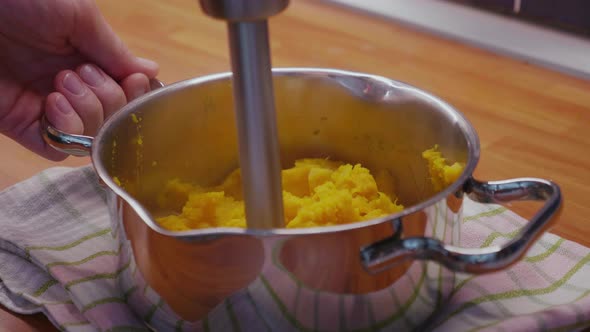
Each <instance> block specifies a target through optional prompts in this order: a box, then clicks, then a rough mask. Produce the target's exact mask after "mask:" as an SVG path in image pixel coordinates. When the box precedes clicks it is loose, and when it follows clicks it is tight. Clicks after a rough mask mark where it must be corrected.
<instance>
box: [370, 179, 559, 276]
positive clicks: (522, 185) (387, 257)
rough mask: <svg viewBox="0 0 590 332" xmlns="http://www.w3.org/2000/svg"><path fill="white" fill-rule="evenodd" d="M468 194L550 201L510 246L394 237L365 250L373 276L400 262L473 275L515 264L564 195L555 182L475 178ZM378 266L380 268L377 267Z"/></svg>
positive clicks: (495, 200)
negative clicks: (437, 265) (459, 244)
mask: <svg viewBox="0 0 590 332" xmlns="http://www.w3.org/2000/svg"><path fill="white" fill-rule="evenodd" d="M465 192H466V193H467V195H468V196H469V198H471V199H473V200H475V201H477V202H481V203H506V202H512V201H516V200H542V201H546V202H545V204H544V205H543V207H542V208H541V209H540V210H539V212H537V214H536V215H535V216H534V217H533V218H532V219H531V220H530V222H529V223H528V224H527V225H526V226H525V227H523V229H522V230H521V231H520V232H519V233H518V234H517V235H516V236H515V237H514V238H513V239H512V240H510V241H509V242H508V243H506V244H504V245H502V246H490V247H486V248H481V249H479V248H477V249H473V248H460V247H456V246H451V245H446V244H444V243H443V242H441V241H439V240H435V239H432V238H425V237H415V238H406V239H400V238H399V237H398V236H393V237H391V238H389V239H386V240H383V241H380V242H378V243H376V244H373V245H370V246H368V247H366V248H364V249H362V250H361V259H362V260H363V262H364V265H365V267H366V268H367V269H368V271H370V272H371V273H378V272H380V271H383V270H387V269H389V268H391V266H395V265H396V264H398V263H397V262H398V261H400V260H401V261H404V260H414V259H425V260H433V261H436V262H438V263H440V264H442V265H444V266H446V267H448V268H449V269H451V270H455V271H464V272H469V273H485V272H494V271H497V270H500V269H504V268H506V267H508V266H510V265H511V264H513V263H515V262H516V261H517V260H518V259H519V258H520V257H522V255H524V254H525V253H526V250H527V249H528V248H529V247H530V246H531V245H532V244H533V242H534V239H536V238H537V237H539V236H540V235H541V233H542V231H544V230H545V229H546V227H547V226H548V225H549V223H550V222H551V220H553V217H554V216H555V215H556V214H558V213H559V211H560V207H561V201H562V198H561V192H560V189H559V187H558V186H557V185H556V184H555V183H552V182H551V181H547V180H542V179H532V178H529V179H514V180H505V181H495V182H479V181H477V180H473V179H471V180H470V181H468V182H467V183H466V187H465ZM376 267H378V268H376Z"/></svg>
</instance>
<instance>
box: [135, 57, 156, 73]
mask: <svg viewBox="0 0 590 332" xmlns="http://www.w3.org/2000/svg"><path fill="white" fill-rule="evenodd" d="M137 61H138V62H139V65H140V66H142V67H144V68H147V69H149V70H155V71H157V70H158V68H159V65H158V63H157V62H155V61H152V60H149V59H146V58H141V57H137Z"/></svg>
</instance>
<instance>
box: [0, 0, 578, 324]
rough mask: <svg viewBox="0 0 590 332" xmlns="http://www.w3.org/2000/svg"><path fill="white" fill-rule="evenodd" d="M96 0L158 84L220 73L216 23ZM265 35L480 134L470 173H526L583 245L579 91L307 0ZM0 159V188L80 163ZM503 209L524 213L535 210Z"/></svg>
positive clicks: (279, 63) (189, 4) (186, 11)
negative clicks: (440, 102) (424, 100)
mask: <svg viewBox="0 0 590 332" xmlns="http://www.w3.org/2000/svg"><path fill="white" fill-rule="evenodd" d="M97 2H98V4H99V6H100V7H101V9H102V10H103V12H104V14H105V16H106V17H107V19H108V20H109V21H110V22H111V24H112V25H113V27H114V29H115V30H116V31H117V32H118V33H119V34H120V35H121V36H122V38H123V39H124V40H125V41H126V42H127V43H128V44H129V45H130V47H131V48H132V49H133V51H134V52H136V53H137V54H138V55H141V56H144V57H149V58H152V59H154V60H156V61H158V62H159V63H160V65H161V74H160V75H159V77H160V79H162V80H164V81H165V82H175V81H179V80H183V79H188V78H191V77H195V76H201V75H205V74H209V73H215V72H220V71H227V70H228V69H229V61H228V56H227V45H226V37H225V27H224V24H222V22H219V21H214V20H212V19H209V18H207V17H205V16H204V15H203V14H202V13H201V11H200V8H199V6H198V2H197V1H194V0H167V1H157V0H127V1H120V0H97ZM271 35H272V52H273V61H274V63H273V64H274V66H275V67H286V66H297V67H301V66H310V67H328V68H338V69H347V70H355V71H363V72H367V73H371V74H379V75H382V76H387V77H390V78H394V79H398V80H401V81H405V82H407V83H410V84H412V85H415V86H418V87H420V88H423V89H425V90H427V91H430V92H432V93H434V94H436V95H438V96H440V97H442V98H443V99H445V100H447V101H448V102H449V103H451V104H452V105H454V106H455V107H457V108H458V109H459V110H460V111H462V112H463V113H464V114H465V115H466V116H467V118H468V119H469V120H470V121H471V122H472V123H473V125H474V126H475V128H476V130H477V131H478V133H479V135H480V140H481V148H482V151H481V161H480V163H479V166H478V168H477V170H476V173H475V175H476V176H477V177H478V178H479V179H482V180H491V179H506V178H511V177H522V176H527V177H542V178H547V179H552V180H554V181H556V182H557V183H559V184H560V185H561V186H562V189H563V193H564V197H565V206H564V209H563V213H562V216H561V219H560V220H559V221H558V222H557V223H556V225H555V226H554V227H553V229H552V230H551V231H552V232H554V233H557V234H558V235H561V236H564V237H566V238H567V239H571V240H574V241H577V242H580V243H582V244H584V245H587V246H590V218H589V216H590V154H589V152H590V135H589V133H590V82H588V81H582V80H580V79H576V78H573V77H568V76H565V75H563V74H559V73H556V72H552V71H549V70H546V69H542V68H538V67H535V66H531V65H529V64H527V63H523V62H519V61H516V60H512V59H509V58H504V57H500V56H497V55H494V54H491V53H488V52H485V51H482V50H479V49H476V48H473V47H469V46H465V45H461V44H459V43H456V42H451V41H447V40H444V39H441V38H438V37H433V36H430V35H428V34H425V33H421V32H417V31H413V30H410V29H407V28H404V27H402V26H399V25H396V24H394V23H391V22H388V21H386V20H384V19H380V18H376V17H371V16H366V15H364V14H360V13H355V12H352V11H349V10H346V9H342V8H338V7H334V6H332V5H327V4H324V3H322V2H321V1H318V0H294V1H292V3H291V6H290V7H289V8H288V10H287V11H286V12H285V13H284V14H282V15H280V16H279V17H277V18H274V19H273V20H272V21H271ZM589 59H590V58H589ZM589 61H590V60H589ZM0 151H2V152H3V155H4V157H3V158H2V161H1V162H0V189H1V188H5V187H7V186H9V185H11V184H14V183H16V182H18V181H21V180H24V179H26V178H28V177H30V176H31V175H33V174H34V173H36V172H38V171H40V170H42V169H45V168H48V167H52V166H76V165H82V164H84V163H87V162H88V160H87V159H76V158H70V159H68V160H67V161H65V162H63V163H59V164H56V163H51V162H48V161H45V160H42V159H40V158H38V157H36V156H34V155H32V154H31V153H29V152H27V151H25V150H24V149H22V148H20V147H19V146H17V145H16V144H14V143H13V142H11V141H9V140H8V139H6V138H4V137H1V138H0ZM513 208H514V209H515V210H516V211H518V212H520V213H522V214H523V215H525V216H527V215H531V213H532V211H534V208H535V206H530V205H521V204H519V205H514V206H513ZM37 318H38V317H37ZM34 320H35V318H15V317H14V316H12V315H11V314H9V313H7V312H6V311H3V310H2V309H0V331H4V330H6V331H45V330H46V329H44V328H42V327H37V328H34V327H30V328H26V327H25V326H27V325H29V326H32V325H34V324H33V321H34ZM41 321H42V323H41V324H42V325H43V326H46V325H44V323H43V320H41Z"/></svg>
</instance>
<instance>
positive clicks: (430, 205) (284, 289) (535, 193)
mask: <svg viewBox="0 0 590 332" xmlns="http://www.w3.org/2000/svg"><path fill="white" fill-rule="evenodd" d="M274 80H275V83H274V84H275V90H276V104H277V118H278V127H279V132H280V145H281V152H282V162H283V163H284V166H289V165H290V164H291V163H292V162H293V161H294V160H295V159H297V158H301V157H329V158H332V159H337V160H342V161H347V162H355V163H356V162H360V163H362V164H363V165H364V166H366V167H368V168H370V169H371V170H372V171H373V172H374V173H375V174H377V173H378V174H385V176H387V177H388V182H389V183H390V184H391V186H392V187H393V188H395V192H396V194H397V196H398V198H399V201H400V202H401V203H403V204H404V205H405V206H406V209H405V210H404V211H403V212H401V213H398V214H394V215H389V216H386V217H383V218H379V219H375V220H370V221H364V222H359V223H353V224H347V225H342V226H332V227H323V228H308V229H273V230H254V229H232V228H218V229H201V230H192V231H186V232H170V231H167V230H165V229H162V228H161V227H160V226H159V225H158V224H157V223H156V222H155V219H154V216H157V215H158V214H160V213H164V212H163V211H158V205H157V204H156V197H157V196H158V193H159V192H160V191H161V190H162V188H163V187H164V185H165V183H166V182H167V181H168V180H170V179H172V178H180V179H182V180H185V181H189V182H194V183H197V184H201V185H210V184H212V183H215V182H218V181H220V180H221V179H222V178H223V177H224V176H225V175H227V174H228V172H230V171H231V170H233V169H234V168H236V167H237V166H238V165H237V162H238V156H237V151H238V149H237V142H236V140H237V138H236V131H235V122H234V114H233V111H232V110H233V107H232V106H233V105H232V91H231V75H230V74H219V75H211V76H206V77H201V78H195V79H191V80H188V81H184V82H179V83H175V84H172V85H169V86H166V87H163V88H161V89H158V90H157V91H153V92H151V93H149V94H147V95H145V96H143V97H141V98H139V99H137V100H135V101H133V102H131V103H129V104H128V105H126V106H125V107H124V108H123V109H121V110H120V111H119V112H118V113H116V114H115V115H113V116H112V117H111V118H110V119H108V120H107V121H106V123H105V124H104V125H103V126H102V128H101V129H100V132H99V133H98V135H97V136H96V137H95V138H91V137H85V136H75V135H68V134H66V133H62V132H59V131H57V130H55V129H54V128H52V127H51V126H49V125H45V126H44V127H43V133H44V135H45V137H46V140H47V141H48V142H49V143H50V144H52V145H53V146H54V147H56V148H58V149H61V150H62V151H66V152H69V153H72V154H91V156H92V162H93V164H94V167H95V169H96V172H97V173H98V175H99V177H100V179H101V181H102V182H103V183H104V185H105V186H106V188H107V192H108V204H109V207H110V211H111V214H112V220H113V234H114V235H115V236H116V237H117V238H118V239H119V240H120V241H121V245H122V250H121V253H122V254H121V266H122V271H123V272H122V274H121V277H120V283H121V285H122V287H125V289H133V287H136V288H137V285H138V284H142V283H145V284H147V286H149V287H148V288H149V289H150V290H151V292H152V295H151V301H152V302H153V301H156V300H154V297H155V298H157V299H159V300H157V301H161V302H157V301H156V303H160V304H162V303H165V304H166V308H169V309H170V310H168V311H169V312H170V315H172V316H174V315H178V317H180V318H182V319H184V320H187V321H198V320H201V319H203V318H205V317H207V314H208V313H211V312H215V311H214V310H213V309H214V308H216V307H219V305H220V304H221V303H223V302H224V301H228V299H231V298H232V296H237V295H235V294H238V295H239V294H242V295H243V294H247V296H249V297H250V298H252V299H253V301H254V303H258V304H257V306H258V307H257V308H258V309H259V310H263V309H261V308H264V307H265V306H268V307H269V308H270V309H268V313H266V314H264V315H262V316H264V317H266V318H265V319H266V320H267V323H266V324H267V325H268V324H270V325H271V328H273V329H275V328H277V329H280V330H283V329H286V328H288V329H302V330H306V329H311V330H313V329H317V330H330V329H338V328H339V326H340V327H342V325H341V324H342V319H345V320H350V321H349V322H348V325H347V326H349V327H350V326H357V327H359V328H375V327H395V326H396V325H395V324H397V323H396V322H398V323H399V321H398V320H396V319H393V320H392V319H391V317H392V316H391V315H393V316H395V315H398V316H395V317H398V318H399V313H400V312H401V311H403V313H404V314H412V312H413V314H415V315H423V316H425V315H428V314H429V313H431V312H432V311H433V310H435V309H436V308H437V306H440V305H441V303H442V301H444V299H445V298H446V296H447V295H448V294H449V292H450V290H451V288H452V282H453V276H454V273H453V272H454V271H460V272H469V273H484V272H489V271H495V270H498V269H502V268H505V267H507V266H508V265H510V264H512V263H514V262H515V261H517V260H518V259H519V257H521V256H522V255H523V254H524V253H525V251H526V250H527V248H528V247H529V246H530V245H531V244H532V243H533V242H534V240H535V238H536V237H538V236H539V235H540V234H541V233H542V232H543V231H544V230H545V229H546V227H547V226H548V225H549V224H550V221H551V220H552V218H553V217H554V216H555V215H556V214H557V213H558V212H559V209H560V205H561V196H560V190H559V187H558V186H557V185H556V184H554V183H552V182H550V181H546V180H541V179H532V178H527V179H514V180H506V181H495V182H481V181H477V180H475V179H474V178H473V177H472V173H473V170H474V169H475V167H476V164H477V161H478V158H479V142H478V137H477V135H476V132H475V130H474V129H473V127H472V126H471V125H470V124H469V122H468V121H467V120H466V119H465V117H464V116H463V115H462V114H461V113H459V112H458V111H456V110H455V109H454V108H453V107H451V106H449V105H448V104H446V103H445V102H443V101H441V100H440V99H438V98H436V97H434V96H432V95H430V94H428V93H426V92H424V91H421V90H419V89H417V88H414V87H412V86H409V85H407V84H404V83H401V82H397V81H393V80H390V79H386V78H383V77H378V76H371V75H366V74H360V73H352V72H345V71H338V70H327V69H307V68H296V69H277V70H274ZM435 144H438V145H439V146H440V148H441V150H442V152H443V153H444V155H445V156H446V157H447V158H448V159H449V160H450V161H452V162H454V161H461V162H464V163H465V165H466V167H465V170H464V171H463V173H462V175H461V176H460V178H459V179H458V180H457V181H456V182H454V183H453V184H452V185H450V186H448V187H447V188H445V189H444V190H443V191H441V192H438V193H435V192H434V190H433V189H432V187H431V185H430V181H429V179H428V171H427V168H426V164H425V162H424V161H423V160H422V159H421V152H422V151H424V150H426V149H428V148H430V147H432V146H433V145H435ZM113 177H117V178H118V179H120V180H121V182H122V183H123V186H122V187H120V186H118V185H117V184H116V183H115V181H114V180H113ZM465 195H467V196H468V197H469V198H470V199H473V200H475V201H478V202H483V203H491V202H500V203H501V202H510V201H514V200H541V201H545V203H544V205H543V206H542V207H541V209H540V210H539V211H538V213H537V214H536V215H535V216H534V217H533V218H532V219H531V220H530V222H529V223H528V224H527V225H526V227H524V228H523V229H522V231H521V232H520V233H519V234H518V235H517V236H516V237H515V238H514V239H513V240H511V241H509V242H508V243H506V244H504V245H503V246H501V247H498V246H492V247H488V248H481V249H471V248H461V247H458V246H457V245H458V244H459V243H458V239H459V232H460V223H461V222H460V221H461V216H462V207H463V200H464V197H465ZM432 262H436V263H438V264H440V265H436V264H433V263H432ZM441 265H442V266H444V267H445V268H441V267H440V266H441ZM411 271H417V272H411ZM408 277H411V278H410V279H411V281H412V282H410V281H408ZM293 290H296V293H297V294H298V295H297V296H295V297H293V296H294V295H293V294H291V293H293ZM392 291H393V292H397V293H398V295H399V294H402V295H399V296H401V297H404V296H406V297H411V296H414V299H416V296H420V297H422V298H423V299H422V302H424V303H426V305H423V306H422V307H421V308H420V309H415V308H414V307H412V306H399V308H396V307H395V306H393V305H392V306H391V308H389V307H387V306H385V305H384V306H383V308H384V310H385V308H386V307H387V308H386V310H389V311H391V312H390V314H391V315H390V316H387V315H385V314H383V315H381V314H374V315H373V317H372V318H370V317H369V316H367V315H360V314H358V312H359V308H360V307H362V306H363V305H368V304H367V303H368V302H370V301H373V300H375V299H376V298H377V299H378V298H379V296H388V297H389V298H391V294H390V292H392ZM260 292H266V293H265V294H266V295H264V294H262V293H260ZM290 292H291V293H290ZM306 292H307V293H306ZM259 293H260V294H259ZM308 293H309V294H312V295H309V294H308ZM261 294H262V295H261ZM269 294H270V295H269ZM289 294H291V297H289V296H290V295H289ZM302 294H308V295H302ZM383 294H387V295H383ZM416 294H417V295H416ZM138 296H144V297H145V298H147V299H150V296H148V295H147V292H146V293H145V294H143V295H142V294H140V295H138ZM257 296H258V297H259V298H257ZM306 296H307V297H310V296H311V297H313V301H311V300H309V299H308V298H306ZM286 298H288V299H289V300H285V299H286ZM265 299H266V300H265ZM334 299H337V300H334ZM424 299H427V300H424ZM428 299H430V300H428ZM289 301H293V303H295V302H296V303H295V304H292V303H291V302H289ZM302 301H303V302H302ZM305 301H311V302H309V303H313V306H314V308H316V309H314V310H308V309H309V308H308V306H307V305H304V304H303V303H307V302H305ZM334 301H336V302H334ZM338 301H343V302H338ZM378 301H380V300H378ZM414 302H415V301H414ZM333 303H341V305H335V306H334V305H332V304H333ZM342 303H344V304H342ZM346 303H352V306H347V305H346ZM363 303H364V304H363ZM379 303H385V302H383V301H381V302H379ZM310 305H311V304H310ZM273 306H274V307H275V309H276V308H280V309H281V310H279V313H278V314H277V315H278V316H281V317H283V318H277V317H278V316H277V317H275V318H269V317H273V315H272V314H270V313H272V312H275V313H276V312H277V311H276V310H275V309H273V308H271V307H273ZM359 306H360V307H359ZM297 308H299V309H297ZM333 308H336V309H334V310H336V311H338V312H339V313H340V314H343V315H344V316H343V317H347V318H341V319H340V320H338V319H334V320H332V321H331V322H330V320H326V321H325V322H324V320H323V318H322V317H319V316H321V315H322V314H321V312H323V311H322V310H324V311H325V310H328V312H331V313H325V314H324V318H325V317H332V316H333V315H335V313H334V312H336V311H334V312H332V311H330V310H332V309H333ZM347 308H348V309H347ZM212 310H213V311H212ZM273 310H274V311H273ZM348 310H350V311H348ZM396 310H397V311H396ZM361 311H362V310H361ZM140 314H141V313H140ZM326 315H327V316H326ZM331 315H332V316H331ZM388 315H389V314H388ZM174 317H176V316H174ZM368 317H369V318H370V319H369V318H368ZM388 317H389V318H388ZM150 319H151V321H150V322H149V323H151V324H152V325H154V326H159V327H158V328H159V329H167V328H168V327H170V328H172V327H173V326H172V325H170V326H169V325H166V324H167V323H165V322H163V319H159V320H154V319H153V318H152V317H150ZM170 319H171V318H170ZM164 320H166V319H164ZM269 322H270V323H269ZM285 322H286V323H285ZM158 324H160V325H158ZM281 324H283V325H281ZM318 324H319V325H318ZM322 324H323V325H322ZM252 326H254V325H252ZM242 329H248V326H246V327H244V326H242Z"/></svg>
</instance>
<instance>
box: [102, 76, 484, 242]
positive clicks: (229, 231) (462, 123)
mask: <svg viewBox="0 0 590 332" xmlns="http://www.w3.org/2000/svg"><path fill="white" fill-rule="evenodd" d="M326 75H329V76H334V75H336V76H340V77H355V78H362V79H365V80H370V81H373V82H377V83H380V84H385V85H386V86H390V87H395V88H397V89H400V88H401V89H406V90H409V91H410V92H411V93H412V94H413V95H415V96H418V97H420V98H421V99H422V100H427V101H429V102H430V103H433V104H434V105H436V108H437V109H439V110H440V111H442V112H446V113H447V115H448V116H450V117H452V118H454V119H455V121H456V123H457V125H458V126H459V127H460V128H461V131H462V133H463V135H464V136H465V138H466V141H467V151H468V158H467V162H466V165H465V168H464V169H463V172H462V173H461V175H460V176H459V178H458V179H457V180H456V181H455V182H453V183H452V184H451V185H450V186H448V187H447V188H445V189H444V190H442V191H440V192H438V193H437V194H436V195H433V196H432V197H430V198H428V199H426V200H424V201H421V202H420V203H418V204H414V205H412V206H409V207H407V208H404V209H403V210H402V211H400V212H398V213H394V214H390V215H386V216H383V217H380V218H375V219H370V220H365V221H360V222H353V223H349V224H344V225H337V226H321V227H310V228H277V229H248V228H228V227H220V228H205V229H194V230H188V231H169V230H166V229H164V228H162V227H160V226H159V225H158V224H157V222H156V221H155V220H154V218H153V217H152V215H151V213H150V212H149V211H148V210H147V209H146V208H144V207H143V206H142V205H141V204H140V203H139V202H138V201H137V200H136V199H135V198H133V197H132V196H131V195H130V194H129V193H127V192H126V191H125V190H124V189H123V188H122V187H119V186H118V185H117V184H116V183H115V181H114V180H113V179H112V178H111V176H109V174H108V172H107V170H106V168H105V166H104V163H103V162H102V161H101V160H100V151H101V150H102V149H101V146H102V145H103V144H105V143H104V142H105V140H106V138H107V137H108V134H109V132H110V129H111V128H113V127H115V126H117V124H119V123H120V122H122V121H124V120H125V119H127V118H128V116H129V115H130V114H132V113H134V111H135V110H136V109H137V108H138V107H139V106H141V105H142V104H143V103H145V102H147V101H149V100H153V99H155V98H159V97H160V96H164V95H166V94H169V93H173V92H175V91H178V90H182V89H184V88H186V87H188V86H194V85H200V84H204V83H209V82H213V81H219V80H227V79H228V78H230V77H231V76H232V73H231V72H224V73H217V74H211V75H206V76H201V77H196V78H191V79H187V80H183V81H179V82H176V83H173V84H170V85H167V86H166V87H164V88H161V89H158V90H155V91H151V92H149V93H147V94H145V95H143V96H141V97H139V98H137V99H135V100H133V101H131V102H130V103H128V104H127V105H125V106H124V107H123V108H121V110H119V111H118V112H116V113H115V114H114V115H112V116H111V117H110V118H109V119H107V120H106V121H105V123H104V124H103V125H102V126H101V128H100V130H99V132H98V134H97V135H96V137H95V139H94V141H93V144H92V151H91V158H92V164H93V165H94V168H95V170H96V172H97V174H98V176H99V177H100V179H101V180H102V181H103V182H104V183H105V184H106V186H108V188H109V189H110V190H112V191H113V192H114V193H115V194H116V195H117V196H119V197H120V198H122V199H123V200H125V201H126V202H127V203H128V204H129V205H130V206H131V207H132V208H133V209H134V210H135V212H136V213H137V214H138V216H139V217H140V218H141V219H142V220H143V221H144V222H145V223H146V224H147V225H148V226H149V227H150V228H151V229H152V230H154V231H156V232H157V233H160V234H162V235H166V236H171V237H176V238H184V239H201V238H203V237H211V236H219V235H251V236H268V235H306V234H319V233H330V232H341V231H348V230H353V229H359V228H363V227H369V226H373V225H377V224H380V223H383V222H387V221H392V220H396V219H399V218H402V217H405V216H408V215H410V214H413V213H416V212H418V211H421V210H423V209H425V208H426V207H429V206H432V205H434V204H435V203H437V202H439V201H441V200H443V199H445V198H446V197H448V196H449V195H451V194H453V193H455V192H457V191H458V190H459V189H460V188H461V187H462V186H463V184H464V183H466V182H467V181H468V180H469V179H470V178H471V176H472V174H473V171H474V170H475V167H476V166H477V163H478V161H479V154H480V146H479V137H478V135H477V133H476V131H475V129H474V128H473V126H472V124H471V123H470V122H469V121H468V120H467V118H466V117H465V116H464V115H463V114H462V113H461V112H459V111H458V110H456V109H455V108H454V107H452V106H451V105H450V104H448V103H447V102H445V101H443V100H442V99H440V98H438V97H436V96H434V95H432V94H430V93H428V92H426V91H424V90H422V89H419V88H417V87H414V86H412V85H409V84H406V83H403V82H400V81H397V80H393V79H389V78H386V77H383V76H378V75H371V74H366V73H361V72H354V71H347V70H339V69H326V68H313V67H291V68H274V69H273V76H306V77H310V76H318V77H319V76H326Z"/></svg>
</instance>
